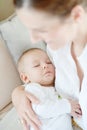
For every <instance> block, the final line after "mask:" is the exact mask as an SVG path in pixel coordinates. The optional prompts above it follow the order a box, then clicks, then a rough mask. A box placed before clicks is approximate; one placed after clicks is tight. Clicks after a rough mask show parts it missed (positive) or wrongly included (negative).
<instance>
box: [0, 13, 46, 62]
mask: <svg viewBox="0 0 87 130" xmlns="http://www.w3.org/2000/svg"><path fill="white" fill-rule="evenodd" d="M0 33H1V37H2V38H3V40H4V41H5V44H6V45H7V46H8V49H9V50H10V52H11V54H12V56H13V59H14V61H15V62H17V60H18V58H19V56H20V55H21V53H22V52H23V51H25V50H27V49H28V48H32V47H39V48H43V49H45V44H44V43H43V42H40V43H37V44H32V43H31V41H30V37H29V31H28V29H27V28H26V27H25V26H24V25H23V24H22V23H21V21H20V20H19V19H18V17H17V16H15V15H14V16H12V18H11V17H10V19H8V20H6V21H4V22H2V23H1V24H0Z"/></svg>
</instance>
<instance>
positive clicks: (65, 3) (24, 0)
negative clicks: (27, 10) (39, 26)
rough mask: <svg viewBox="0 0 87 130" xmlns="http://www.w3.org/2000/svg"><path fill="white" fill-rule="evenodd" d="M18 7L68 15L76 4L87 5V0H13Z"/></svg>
mask: <svg viewBox="0 0 87 130" xmlns="http://www.w3.org/2000/svg"><path fill="white" fill-rule="evenodd" d="M13 1H14V5H15V6H16V7H17V8H22V7H23V6H24V5H25V4H26V5H27V7H31V8H34V9H38V10H42V11H45V12H48V13H50V14H54V15H59V16H66V15H68V14H69V13H70V11H71V10H72V8H73V7H74V6H76V5H80V4H82V5H83V6H84V5H85V6H86V5H87V0H13Z"/></svg>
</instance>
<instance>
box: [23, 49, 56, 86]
mask: <svg viewBox="0 0 87 130" xmlns="http://www.w3.org/2000/svg"><path fill="white" fill-rule="evenodd" d="M24 67H25V73H26V75H27V78H28V79H29V82H35V83H39V84H41V85H43V86H50V85H53V83H54V78H55V68H54V66H53V64H52V62H51V61H50V59H49V57H48V56H47V54H46V53H45V52H44V51H42V50H34V51H32V52H29V54H27V56H26V58H25V66H24Z"/></svg>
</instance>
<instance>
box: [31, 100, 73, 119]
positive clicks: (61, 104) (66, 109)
mask: <svg viewBox="0 0 87 130" xmlns="http://www.w3.org/2000/svg"><path fill="white" fill-rule="evenodd" d="M32 106H33V109H34V111H35V112H36V114H38V115H39V116H40V117H43V118H52V117H56V116H59V115H62V114H66V113H70V112H71V106H70V103H69V102H68V100H66V99H58V98H57V99H56V100H51V99H47V100H45V101H44V102H43V103H42V104H38V105H35V104H33V105H32Z"/></svg>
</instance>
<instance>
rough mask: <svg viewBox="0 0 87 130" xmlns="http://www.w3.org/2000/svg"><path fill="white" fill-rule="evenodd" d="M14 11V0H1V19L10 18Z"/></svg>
mask: <svg viewBox="0 0 87 130" xmlns="http://www.w3.org/2000/svg"><path fill="white" fill-rule="evenodd" d="M13 12H14V6H13V1H12V0H0V21H2V20H4V19H6V18H8V17H9V16H11V15H12V14H13Z"/></svg>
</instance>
